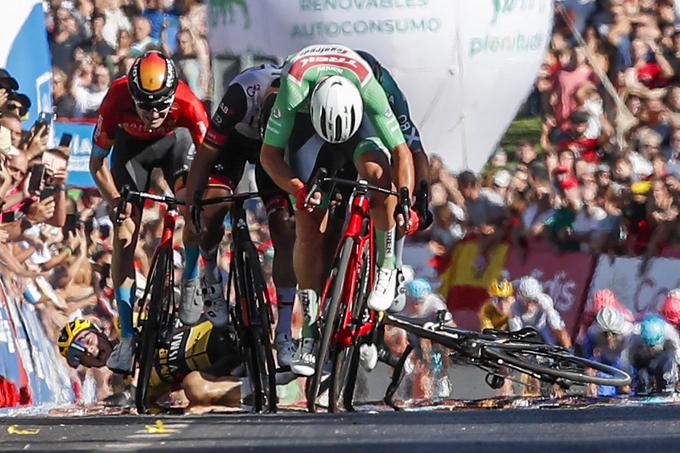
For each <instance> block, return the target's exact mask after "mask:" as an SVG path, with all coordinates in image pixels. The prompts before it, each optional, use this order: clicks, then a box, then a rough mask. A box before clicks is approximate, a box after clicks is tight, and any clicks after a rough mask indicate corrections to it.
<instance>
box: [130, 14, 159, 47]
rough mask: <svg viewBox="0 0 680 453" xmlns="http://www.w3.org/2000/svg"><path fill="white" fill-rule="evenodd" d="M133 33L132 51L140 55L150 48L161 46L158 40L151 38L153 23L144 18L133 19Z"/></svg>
mask: <svg viewBox="0 0 680 453" xmlns="http://www.w3.org/2000/svg"><path fill="white" fill-rule="evenodd" d="M132 31H133V35H132V36H133V38H134V41H133V42H132V50H133V51H134V52H137V53H138V54H143V53H144V52H145V51H146V50H147V49H148V48H149V47H150V46H158V45H159V44H160V42H159V41H158V40H156V39H153V38H152V37H151V22H149V19H147V18H146V17H144V16H137V17H135V18H134V19H132Z"/></svg>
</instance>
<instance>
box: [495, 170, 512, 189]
mask: <svg viewBox="0 0 680 453" xmlns="http://www.w3.org/2000/svg"><path fill="white" fill-rule="evenodd" d="M511 180H512V175H510V172H509V171H508V170H499V171H497V172H496V174H495V175H494V176H493V183H494V184H495V185H497V186H498V187H504V188H505V187H508V186H509V185H510V181H511Z"/></svg>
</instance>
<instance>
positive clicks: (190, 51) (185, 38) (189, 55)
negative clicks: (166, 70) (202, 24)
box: [173, 29, 207, 99]
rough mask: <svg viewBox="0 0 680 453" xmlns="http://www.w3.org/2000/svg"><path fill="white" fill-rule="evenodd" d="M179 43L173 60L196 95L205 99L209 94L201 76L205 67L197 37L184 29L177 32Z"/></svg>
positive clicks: (181, 75)
mask: <svg viewBox="0 0 680 453" xmlns="http://www.w3.org/2000/svg"><path fill="white" fill-rule="evenodd" d="M177 43H178V48H177V52H176V53H175V54H174V56H173V60H175V64H176V65H177V68H178V70H179V73H180V77H181V78H182V80H184V81H185V82H186V83H187V84H188V85H189V87H190V88H191V90H192V91H193V92H194V93H195V94H196V96H198V97H199V98H200V99H204V98H205V95H206V94H207V90H206V88H205V87H204V86H203V84H202V80H203V79H202V77H201V71H202V70H203V69H204V68H203V67H202V66H201V62H200V61H199V59H198V55H197V54H196V45H195V39H194V36H193V34H192V33H191V31H189V30H188V29H184V30H182V31H180V32H179V33H177Z"/></svg>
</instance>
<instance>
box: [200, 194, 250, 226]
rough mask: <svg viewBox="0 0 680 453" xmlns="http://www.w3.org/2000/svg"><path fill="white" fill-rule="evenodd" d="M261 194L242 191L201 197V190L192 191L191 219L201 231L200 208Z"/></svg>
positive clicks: (242, 199)
mask: <svg viewBox="0 0 680 453" xmlns="http://www.w3.org/2000/svg"><path fill="white" fill-rule="evenodd" d="M260 196H262V194H261V193H260V192H243V193H237V194H232V195H222V196H220V197H213V198H203V192H202V191H200V190H199V191H196V193H194V202H193V204H192V205H191V213H190V214H191V221H192V222H193V223H194V226H195V227H196V230H197V231H201V208H202V207H203V206H209V205H213V204H219V203H230V202H234V201H244V200H249V199H251V198H257V197H260Z"/></svg>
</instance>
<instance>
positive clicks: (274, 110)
mask: <svg viewBox="0 0 680 453" xmlns="http://www.w3.org/2000/svg"><path fill="white" fill-rule="evenodd" d="M271 116H272V118H276V119H277V120H278V119H280V118H281V110H279V108H278V107H272V113H271Z"/></svg>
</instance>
